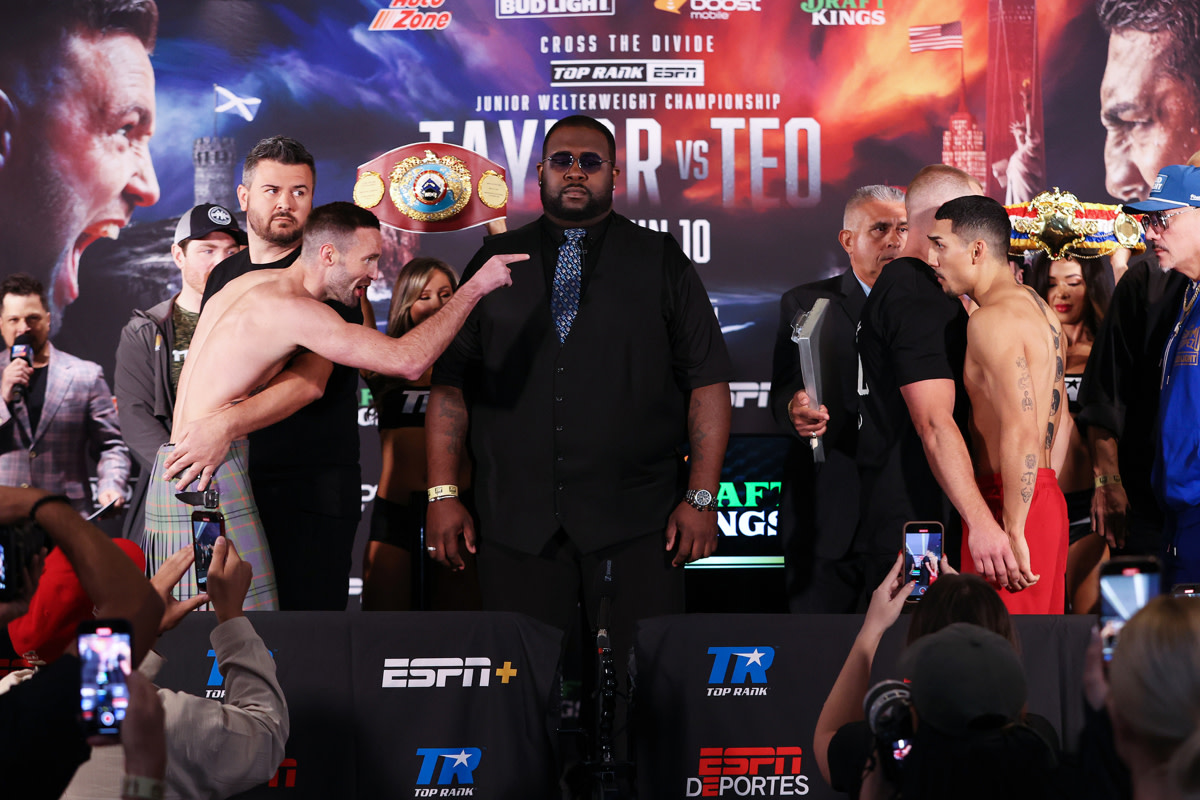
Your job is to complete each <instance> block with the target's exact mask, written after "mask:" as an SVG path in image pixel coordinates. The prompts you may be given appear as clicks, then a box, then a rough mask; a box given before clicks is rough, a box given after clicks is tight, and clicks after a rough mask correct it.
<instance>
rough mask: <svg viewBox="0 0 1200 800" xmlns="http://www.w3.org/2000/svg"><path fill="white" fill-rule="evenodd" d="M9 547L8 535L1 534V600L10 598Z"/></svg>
mask: <svg viewBox="0 0 1200 800" xmlns="http://www.w3.org/2000/svg"><path fill="white" fill-rule="evenodd" d="M8 558H9V547H8V542H7V541H6V537H3V536H0V600H8V599H10V597H9V595H10V591H9V586H8V571H9V564H8Z"/></svg>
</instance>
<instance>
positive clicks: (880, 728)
mask: <svg viewBox="0 0 1200 800" xmlns="http://www.w3.org/2000/svg"><path fill="white" fill-rule="evenodd" d="M863 713H864V714H865V715H866V717H867V723H868V724H869V725H870V727H871V733H873V734H875V756H876V759H877V761H878V763H879V765H880V767H881V768H882V769H883V775H884V777H885V778H887V780H888V781H889V782H890V783H891V784H892V785H893V786H899V785H900V784H901V776H902V775H903V774H904V764H905V760H906V759H907V758H908V756H909V755H910V754H911V753H912V742H913V732H914V731H913V715H912V690H910V689H909V688H908V684H907V683H904V682H902V681H894V680H889V681H882V682H880V683H877V684H875V685H874V686H872V687H871V689H870V690H869V691H868V692H867V696H866V698H865V699H864V700H863Z"/></svg>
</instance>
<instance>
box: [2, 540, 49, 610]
mask: <svg viewBox="0 0 1200 800" xmlns="http://www.w3.org/2000/svg"><path fill="white" fill-rule="evenodd" d="M45 539H46V534H45V532H44V531H43V530H42V528H41V526H40V525H38V524H37V523H35V522H33V521H31V520H26V521H25V522H22V523H19V524H16V525H0V603H8V602H11V601H13V600H17V599H18V598H20V597H21V595H22V594H23V593H24V592H25V572H26V570H28V569H29V568H30V566H31V565H32V563H33V557H34V556H35V555H37V554H38V553H39V552H41V549H42V545H43V543H44V542H45Z"/></svg>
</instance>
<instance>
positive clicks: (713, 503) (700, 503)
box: [683, 489, 717, 511]
mask: <svg viewBox="0 0 1200 800" xmlns="http://www.w3.org/2000/svg"><path fill="white" fill-rule="evenodd" d="M683 499H684V500H686V501H687V504H688V505H689V506H691V507H692V508H694V509H696V510H697V511H716V510H717V498H716V497H714V496H713V493H712V492H710V491H709V490H708V489H688V490H687V492H686V493H685V494H684V495H683Z"/></svg>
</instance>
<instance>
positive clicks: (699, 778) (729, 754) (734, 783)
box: [686, 747, 808, 797]
mask: <svg viewBox="0 0 1200 800" xmlns="http://www.w3.org/2000/svg"><path fill="white" fill-rule="evenodd" d="M800 766H801V750H800V748H799V747H702V748H700V764H699V767H698V768H697V770H696V777H694V778H688V779H687V793H686V796H687V797H726V796H732V797H799V796H801V795H806V794H808V778H807V777H806V776H804V775H801V774H800Z"/></svg>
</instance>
